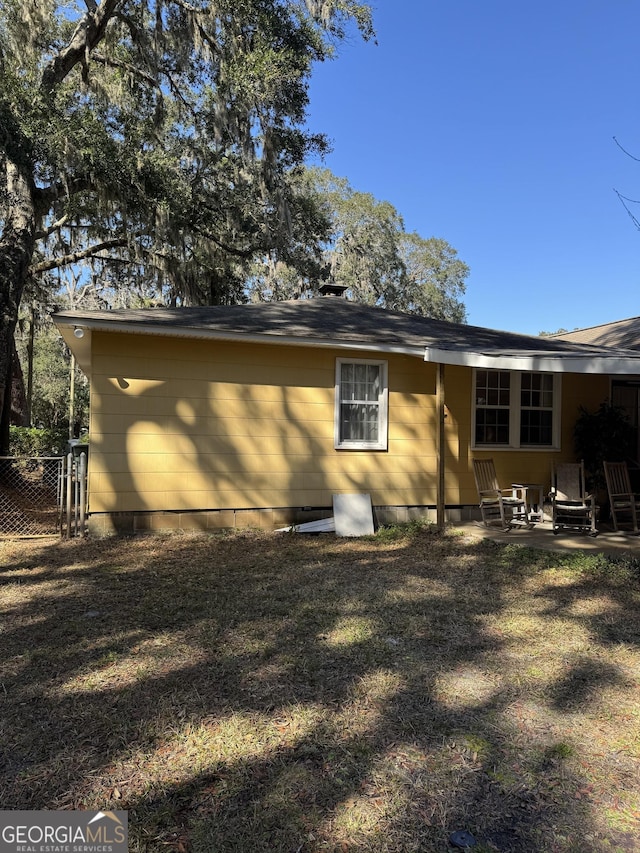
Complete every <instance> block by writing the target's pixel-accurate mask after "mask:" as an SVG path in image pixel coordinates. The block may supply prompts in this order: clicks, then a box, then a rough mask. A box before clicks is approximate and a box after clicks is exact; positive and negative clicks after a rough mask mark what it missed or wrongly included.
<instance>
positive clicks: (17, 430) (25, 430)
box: [9, 426, 68, 456]
mask: <svg viewBox="0 0 640 853" xmlns="http://www.w3.org/2000/svg"><path fill="white" fill-rule="evenodd" d="M67 440H68V433H67V431H66V430H62V429H35V427H16V426H12V427H9V454H10V455H11V456H62V455H63V454H64V453H65V452H66V449H67Z"/></svg>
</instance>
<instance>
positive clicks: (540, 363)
mask: <svg viewBox="0 0 640 853" xmlns="http://www.w3.org/2000/svg"><path fill="white" fill-rule="evenodd" d="M424 360H425V361H433V362H437V363H439V364H452V365H459V366H462V367H480V368H486V369H491V368H493V369H495V370H527V371H528V370H532V371H544V372H545V373H604V374H606V373H611V374H640V353H638V355H637V356H634V355H631V354H625V355H619V354H617V353H616V352H615V351H614V352H612V353H611V355H609V354H608V353H598V354H597V355H596V354H594V355H588V354H585V353H570V352H554V351H548V352H522V353H503V352H462V351H460V350H448V349H439V348H437V347H426V349H425V354H424Z"/></svg>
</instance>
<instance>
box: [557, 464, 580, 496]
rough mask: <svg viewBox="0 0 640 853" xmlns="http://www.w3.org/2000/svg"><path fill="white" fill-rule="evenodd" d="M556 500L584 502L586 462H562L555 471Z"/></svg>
mask: <svg viewBox="0 0 640 853" xmlns="http://www.w3.org/2000/svg"><path fill="white" fill-rule="evenodd" d="M553 483H554V485H555V493H556V500H560V501H571V502H576V503H582V502H584V497H585V491H586V490H585V485H584V463H582V462H561V463H560V464H558V465H556V466H555V468H554V472H553Z"/></svg>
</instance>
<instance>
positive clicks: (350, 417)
mask: <svg viewBox="0 0 640 853" xmlns="http://www.w3.org/2000/svg"><path fill="white" fill-rule="evenodd" d="M387 408H388V387H387V362H386V361H371V360H368V359H353V358H339V359H337V360H336V405H335V446H336V447H337V448H343V449H351V450H386V449H387Z"/></svg>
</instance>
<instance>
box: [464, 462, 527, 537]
mask: <svg viewBox="0 0 640 853" xmlns="http://www.w3.org/2000/svg"><path fill="white" fill-rule="evenodd" d="M473 473H474V476H475V479H476V488H477V490H478V498H479V499H480V512H481V514H482V521H483V522H484V524H485V525H486V526H487V527H489V526H491V525H494V524H499V525H500V527H501V528H502V529H503V530H510V529H511V528H512V527H514V526H515V525H521V526H525V527H527V528H531V527H533V523H532V522H531V519H530V518H529V509H528V505H527V489H526V486H520V485H518V484H517V483H512V484H511V487H510V488H507V489H501V488H500V486H499V484H498V478H497V476H496V469H495V466H494V464H493V459H474V460H473Z"/></svg>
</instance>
